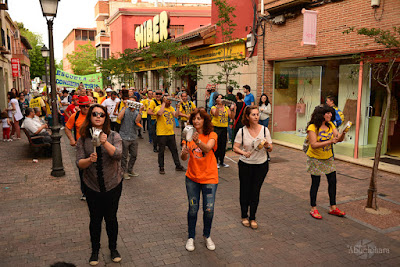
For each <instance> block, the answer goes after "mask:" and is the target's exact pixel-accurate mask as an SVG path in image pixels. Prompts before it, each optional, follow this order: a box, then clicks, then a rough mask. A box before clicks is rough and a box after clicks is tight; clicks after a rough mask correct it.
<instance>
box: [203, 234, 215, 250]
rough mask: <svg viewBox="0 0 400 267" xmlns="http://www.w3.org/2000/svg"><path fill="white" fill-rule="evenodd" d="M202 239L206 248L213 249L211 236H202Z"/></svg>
mask: <svg viewBox="0 0 400 267" xmlns="http://www.w3.org/2000/svg"><path fill="white" fill-rule="evenodd" d="M204 241H206V247H207V248H208V250H215V244H214V242H213V241H212V240H211V237H209V238H205V237H204Z"/></svg>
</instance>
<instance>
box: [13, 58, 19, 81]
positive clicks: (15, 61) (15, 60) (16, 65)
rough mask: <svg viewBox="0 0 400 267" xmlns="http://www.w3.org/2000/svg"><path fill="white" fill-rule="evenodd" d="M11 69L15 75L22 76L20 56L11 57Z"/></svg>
mask: <svg viewBox="0 0 400 267" xmlns="http://www.w3.org/2000/svg"><path fill="white" fill-rule="evenodd" d="M11 69H12V76H13V77H20V76H21V73H20V62H19V58H12V59H11Z"/></svg>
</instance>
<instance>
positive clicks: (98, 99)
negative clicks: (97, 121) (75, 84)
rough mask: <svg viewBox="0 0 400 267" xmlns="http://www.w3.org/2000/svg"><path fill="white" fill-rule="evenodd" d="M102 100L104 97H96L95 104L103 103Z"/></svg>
mask: <svg viewBox="0 0 400 267" xmlns="http://www.w3.org/2000/svg"><path fill="white" fill-rule="evenodd" d="M104 99H106V97H105V96H99V97H97V104H101V103H103V101H104Z"/></svg>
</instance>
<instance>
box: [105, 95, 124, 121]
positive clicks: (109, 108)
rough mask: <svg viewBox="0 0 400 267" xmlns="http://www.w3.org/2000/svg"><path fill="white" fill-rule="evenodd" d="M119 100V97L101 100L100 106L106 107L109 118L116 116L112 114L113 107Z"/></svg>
mask: <svg viewBox="0 0 400 267" xmlns="http://www.w3.org/2000/svg"><path fill="white" fill-rule="evenodd" d="M119 102H120V99H119V98H118V97H117V98H115V99H114V100H112V99H111V97H110V98H107V99H106V100H104V101H103V103H102V104H101V105H102V106H104V107H106V108H107V113H108V115H109V116H110V118H116V117H117V116H116V115H114V109H115V106H116V105H117V104H118V103H119Z"/></svg>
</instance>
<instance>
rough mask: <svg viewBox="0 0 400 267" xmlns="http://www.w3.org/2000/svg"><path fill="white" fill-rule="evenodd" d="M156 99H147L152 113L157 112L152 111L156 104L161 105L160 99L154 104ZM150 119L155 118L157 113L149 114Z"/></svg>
mask: <svg viewBox="0 0 400 267" xmlns="http://www.w3.org/2000/svg"><path fill="white" fill-rule="evenodd" d="M156 101H157V100H156V99H155V98H153V99H151V100H149V102H150V104H149V109H151V110H153V112H154V113H157V112H155V111H154V110H155V108H156V107H157V106H160V105H161V101H157V103H158V105H156ZM151 119H152V120H156V119H157V115H151Z"/></svg>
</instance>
